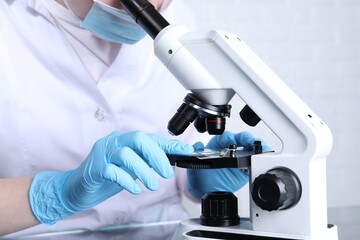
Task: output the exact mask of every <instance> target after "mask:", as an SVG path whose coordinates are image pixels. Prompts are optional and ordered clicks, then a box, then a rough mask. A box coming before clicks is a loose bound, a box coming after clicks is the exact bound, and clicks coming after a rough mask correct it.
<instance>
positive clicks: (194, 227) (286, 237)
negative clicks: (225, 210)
mask: <svg viewBox="0 0 360 240" xmlns="http://www.w3.org/2000/svg"><path fill="white" fill-rule="evenodd" d="M251 229H252V224H251V223H250V221H249V219H241V221H240V225H237V226H231V227H208V226H202V225H200V220H199V219H188V220H184V221H182V222H180V224H179V226H178V228H177V230H176V232H175V235H174V238H173V240H190V239H192V240H193V239H223V240H235V239H242V240H275V239H283V240H322V239H327V240H338V234H337V227H336V226H335V225H331V226H329V227H328V229H327V231H326V233H325V235H326V236H324V237H323V238H322V239H312V238H311V237H310V236H304V235H291V234H282V233H271V232H256V231H253V230H251Z"/></svg>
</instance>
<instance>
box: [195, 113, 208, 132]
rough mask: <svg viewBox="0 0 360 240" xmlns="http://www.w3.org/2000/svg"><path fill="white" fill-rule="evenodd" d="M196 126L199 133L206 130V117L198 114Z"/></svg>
mask: <svg viewBox="0 0 360 240" xmlns="http://www.w3.org/2000/svg"><path fill="white" fill-rule="evenodd" d="M194 126H195V128H196V130H197V131H198V132H199V133H204V132H206V121H205V118H203V117H200V116H198V117H197V118H196V120H195V122H194Z"/></svg>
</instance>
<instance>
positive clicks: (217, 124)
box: [206, 117, 226, 135]
mask: <svg viewBox="0 0 360 240" xmlns="http://www.w3.org/2000/svg"><path fill="white" fill-rule="evenodd" d="M225 124H226V119H225V118H222V117H208V118H206V130H207V131H208V133H209V134H210V135H221V134H223V132H224V131H225Z"/></svg>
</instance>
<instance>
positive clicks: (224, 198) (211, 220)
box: [200, 192, 240, 227]
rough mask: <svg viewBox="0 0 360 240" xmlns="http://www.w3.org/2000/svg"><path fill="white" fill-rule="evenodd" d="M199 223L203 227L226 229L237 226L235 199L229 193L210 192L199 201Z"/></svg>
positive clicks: (238, 221) (238, 218) (237, 217)
mask: <svg viewBox="0 0 360 240" xmlns="http://www.w3.org/2000/svg"><path fill="white" fill-rule="evenodd" d="M201 213H202V214H201V217H200V223H201V225H204V226H213V227H228V226H234V225H238V224H239V223H240V217H239V215H238V203H237V197H236V196H235V195H234V194H233V193H231V192H211V193H207V194H205V195H204V197H203V198H202V200H201Z"/></svg>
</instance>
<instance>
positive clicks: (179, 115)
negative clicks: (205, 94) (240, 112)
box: [168, 93, 231, 136]
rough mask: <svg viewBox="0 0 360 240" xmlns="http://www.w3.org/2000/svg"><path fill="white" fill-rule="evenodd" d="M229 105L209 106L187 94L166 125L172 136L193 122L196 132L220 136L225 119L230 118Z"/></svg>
mask: <svg viewBox="0 0 360 240" xmlns="http://www.w3.org/2000/svg"><path fill="white" fill-rule="evenodd" d="M230 110H231V106H230V105H211V104H207V103H205V102H203V101H201V100H200V99H199V98H197V97H196V96H195V95H194V94H192V93H189V94H188V95H186V97H185V98H184V101H183V103H182V104H181V106H180V107H179V108H178V110H177V112H176V113H175V115H174V116H173V117H172V118H171V120H170V121H169V124H168V130H169V132H170V134H172V135H175V136H177V135H180V134H182V133H183V132H184V131H185V130H186V128H187V127H188V126H189V125H190V124H191V123H192V122H194V126H195V128H196V129H197V131H198V132H200V133H204V132H208V133H209V134H210V135H221V134H222V133H223V132H224V130H225V124H226V117H230Z"/></svg>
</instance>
